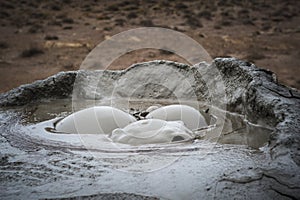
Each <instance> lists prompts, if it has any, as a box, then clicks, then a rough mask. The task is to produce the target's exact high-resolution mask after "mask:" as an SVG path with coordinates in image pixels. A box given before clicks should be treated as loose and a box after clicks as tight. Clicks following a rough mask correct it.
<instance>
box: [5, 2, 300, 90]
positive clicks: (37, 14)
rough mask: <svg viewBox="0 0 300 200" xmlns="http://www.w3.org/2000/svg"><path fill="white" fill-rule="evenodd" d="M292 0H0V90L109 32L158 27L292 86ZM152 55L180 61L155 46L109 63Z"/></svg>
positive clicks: (296, 52) (295, 77)
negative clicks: (248, 64) (246, 63)
mask: <svg viewBox="0 0 300 200" xmlns="http://www.w3.org/2000/svg"><path fill="white" fill-rule="evenodd" d="M299 13H300V1H299V0H285V1H282V0H252V1H246V0H215V1H212V0H198V1H196V0H187V1H179V0H148V1H142V0H140V1H139V0H115V1H110V0H85V1H81V0H48V1H47V0H43V1H40V0H0V33H1V37H0V92H5V91H8V90H10V89H12V88H14V87H16V86H19V85H20V84H25V83H30V82H32V81H34V80H38V79H43V78H46V77H48V76H50V75H53V74H56V73H57V72H59V71H70V70H77V69H79V67H80V64H81V62H82V61H83V59H84V58H85V56H86V55H87V54H88V53H89V52H90V51H91V50H92V49H93V48H94V47H95V46H97V45H98V44H99V43H100V42H102V41H103V40H105V39H108V38H110V37H111V36H113V35H114V34H117V33H120V32H122V31H125V30H129V29H132V28H137V27H152V26H155V27H164V28H169V29H173V30H176V31H179V32H182V33H184V34H186V35H188V36H190V37H191V38H193V39H194V40H196V41H198V42H199V43H200V44H201V45H203V47H204V48H205V49H206V50H207V52H208V53H209V54H210V55H211V56H212V57H213V58H215V57H228V56H233V57H237V58H240V59H244V60H248V61H251V62H254V63H255V64H256V65H257V66H259V67H262V68H265V69H270V70H272V71H273V72H275V73H276V74H277V75H278V79H279V82H281V83H283V84H286V85H288V86H291V87H294V88H298V89H300V70H299V67H300V66H299V63H300V37H299V36H300V23H299V22H300V16H299ZM155 59H164V60H173V61H179V62H185V61H184V60H183V59H182V58H180V57H179V56H176V55H175V54H173V53H171V52H167V51H162V50H153V49H146V50H139V51H134V52H131V53H129V54H126V55H124V56H122V57H121V58H119V59H118V60H116V61H115V62H114V63H113V64H112V65H111V66H110V69H123V68H126V67H129V66H130V65H131V64H133V63H136V62H143V61H149V60H155Z"/></svg>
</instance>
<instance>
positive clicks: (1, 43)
mask: <svg viewBox="0 0 300 200" xmlns="http://www.w3.org/2000/svg"><path fill="white" fill-rule="evenodd" d="M8 47H9V45H8V44H7V43H6V42H4V41H1V42H0V49H7V48H8Z"/></svg>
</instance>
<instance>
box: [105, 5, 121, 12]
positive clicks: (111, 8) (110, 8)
mask: <svg viewBox="0 0 300 200" xmlns="http://www.w3.org/2000/svg"><path fill="white" fill-rule="evenodd" d="M106 10H108V11H119V7H118V6H116V5H110V6H108V7H107V9H106Z"/></svg>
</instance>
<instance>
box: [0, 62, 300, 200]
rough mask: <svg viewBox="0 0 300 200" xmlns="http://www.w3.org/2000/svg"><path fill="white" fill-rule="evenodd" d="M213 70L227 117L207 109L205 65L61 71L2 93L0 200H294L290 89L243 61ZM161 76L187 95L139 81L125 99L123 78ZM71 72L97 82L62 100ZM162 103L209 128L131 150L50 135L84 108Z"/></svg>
mask: <svg viewBox="0 0 300 200" xmlns="http://www.w3.org/2000/svg"><path fill="white" fill-rule="evenodd" d="M212 65H214V66H215V67H216V68H217V69H218V70H219V71H220V76H222V79H223V80H224V83H225V86H226V94H227V100H226V102H225V103H226V108H227V111H224V110H223V109H220V108H219V107H216V106H212V105H213V104H210V103H209V102H212V103H214V102H213V101H210V96H209V93H208V92H207V87H205V86H204V85H203V82H202V81H201V80H200V78H199V77H198V76H197V75H196V73H197V69H198V68H201V69H205V68H207V69H208V70H209V71H208V73H207V76H208V80H209V81H211V82H209V81H208V82H207V85H210V84H212V85H215V84H216V83H214V81H218V80H219V79H218V78H216V79H211V78H209V76H210V75H211V74H209V72H210V68H209V67H210V65H203V64H200V65H199V66H198V65H196V66H193V67H190V66H184V65H182V64H178V63H173V62H166V61H153V62H149V63H144V64H137V65H136V66H134V67H132V68H131V69H129V70H127V71H122V72H94V73H93V74H92V73H89V72H65V73H60V74H58V75H55V76H53V77H49V78H48V79H46V80H43V81H40V82H35V83H33V84H29V85H25V86H21V87H19V88H16V89H15V90H12V91H10V92H8V93H5V94H1V95H0V105H1V108H0V121H1V124H0V152H1V154H0V155H1V161H0V168H1V171H0V173H1V176H0V179H1V187H0V189H1V198H2V199H61V198H71V197H82V199H99V198H110V199H111V198H115V199H232V198H233V197H234V198H238V199H264V200H267V199H299V198H300V197H299V194H300V188H299V182H300V181H299V180H300V174H299V171H300V170H299V169H300V168H299V165H300V159H299V158H300V156H299V125H300V124H299V110H300V108H299V106H300V103H299V102H300V101H299V98H300V95H299V92H298V91H295V90H292V89H290V88H287V87H285V86H281V85H279V84H277V83H276V82H275V80H274V77H273V74H272V73H271V72H268V71H265V70H261V69H259V68H257V67H255V66H254V65H252V64H249V63H247V62H242V61H239V60H236V59H229V58H220V59H215V60H214V62H213V64H212ZM168 67H169V68H168ZM160 70H164V72H165V71H168V70H173V72H174V70H175V72H176V73H177V72H178V74H179V75H184V76H182V80H193V81H194V82H192V83H191V84H190V85H188V84H187V85H188V86H189V87H190V88H192V89H193V90H188V89H187V88H185V85H184V84H182V85H180V86H178V87H169V88H171V89H172V88H173V91H169V90H167V89H165V88H157V85H153V84H147V85H144V87H143V88H135V91H134V92H135V93H130V95H131V96H130V98H126V90H128V87H126V83H128V81H129V83H130V85H134V83H133V82H134V81H135V80H134V79H133V78H132V76H136V74H137V73H141V74H140V77H142V78H145V77H153V80H151V81H152V82H155V83H157V81H159V80H166V78H165V77H162V76H164V75H165V74H168V73H165V74H164V73H161V71H160ZM76 73H78V74H80V73H81V75H82V77H86V76H92V78H93V77H94V78H96V77H101V78H102V81H99V84H100V87H99V88H101V91H93V92H94V93H89V91H91V89H90V88H88V89H87V90H82V89H81V88H79V90H78V91H79V94H80V95H82V97H83V98H81V99H80V98H79V99H78V101H76V99H75V100H74V99H71V98H70V94H71V92H72V89H73V88H72V87H70V86H71V85H73V83H74V78H75V76H76ZM150 73H157V76H149V74H150ZM176 73H173V74H175V75H176ZM169 74H172V73H169ZM178 74H177V75H178ZM175 75H174V77H173V78H175V79H176V80H178V83H183V81H181V80H180V78H181V76H177V75H176V76H175ZM178 77H179V78H178ZM169 78H170V77H169ZM115 82H117V83H122V85H121V87H120V88H117V90H116V94H117V95H118V96H117V97H116V98H103V96H104V97H109V96H110V95H109V92H110V91H111V89H112V87H105V88H103V87H101V86H102V85H107V86H112V84H113V83H115ZM170 83H173V82H172V79H171V80H170ZM101 84H102V85H101ZM161 85H163V83H161ZM158 89H159V91H160V92H157V91H158ZM192 91H195V95H196V96H193V95H192V93H191V92H192ZM176 92H177V94H181V96H183V97H196V99H197V101H188V100H182V99H180V102H179V101H176V100H173V99H174V98H171V97H172V96H170V94H172V93H176ZM216 92H217V91H216ZM127 93H128V92H127ZM95 94H96V95H95ZM217 95H218V94H217ZM150 96H151V97H152V98H150V99H149V98H146V97H150ZM90 97H93V99H92V100H89V99H91V98H90ZM163 97H170V98H163ZM198 97H201V98H198ZM217 97H218V96H217ZM221 97H222V96H221V95H219V98H216V99H221V100H222V98H221ZM194 99H195V98H194ZM202 99H203V100H204V101H201V100H202ZM82 100H84V101H82ZM95 102H96V103H95ZM170 104H183V105H189V106H192V107H194V108H195V109H197V110H199V111H200V112H201V114H202V115H203V116H204V117H205V120H206V123H207V124H208V126H207V127H204V128H202V129H199V130H197V131H195V135H196V137H195V138H193V139H192V140H187V141H175V142H172V143H166V144H146V145H138V146H132V145H126V144H121V143H112V142H111V141H108V140H105V138H103V137H101V135H95V134H94V135H92V134H82V135H79V134H62V133H57V132H56V131H55V124H56V123H57V121H58V120H59V119H61V118H63V117H66V116H68V115H69V114H71V113H72V112H73V111H78V110H80V109H84V108H87V107H91V106H96V105H97V106H101V105H109V106H112V107H116V108H119V109H121V110H123V111H124V112H127V113H130V114H132V115H133V116H135V117H136V118H143V117H144V115H142V113H143V112H144V111H146V110H147V108H148V107H149V106H153V105H154V106H165V105H170ZM74 105H76V106H75V107H74Z"/></svg>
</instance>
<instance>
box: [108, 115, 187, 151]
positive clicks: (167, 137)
mask: <svg viewBox="0 0 300 200" xmlns="http://www.w3.org/2000/svg"><path fill="white" fill-rule="evenodd" d="M110 138H111V139H112V140H113V141H114V142H119V143H125V144H130V145H141V144H156V143H171V142H176V141H184V140H191V139H193V132H192V131H190V130H189V129H188V128H186V127H185V126H184V124H183V122H182V121H172V122H167V121H164V120H160V119H144V120H140V121H137V122H134V123H132V124H129V125H128V126H126V127H125V128H123V129H121V128H118V129H115V130H114V131H113V132H112V134H111V136H110Z"/></svg>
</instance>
